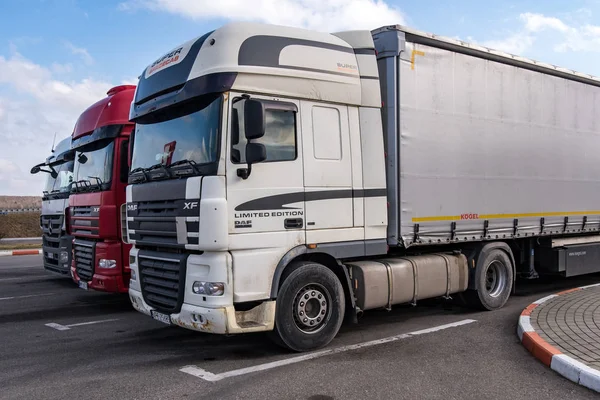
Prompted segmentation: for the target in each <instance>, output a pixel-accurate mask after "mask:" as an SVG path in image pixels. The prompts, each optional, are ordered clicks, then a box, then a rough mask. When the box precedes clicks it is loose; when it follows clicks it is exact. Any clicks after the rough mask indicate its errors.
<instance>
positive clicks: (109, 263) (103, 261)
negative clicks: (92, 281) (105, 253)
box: [98, 258, 117, 268]
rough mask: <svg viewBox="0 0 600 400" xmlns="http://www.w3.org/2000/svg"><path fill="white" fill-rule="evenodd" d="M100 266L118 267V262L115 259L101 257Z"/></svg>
mask: <svg viewBox="0 0 600 400" xmlns="http://www.w3.org/2000/svg"><path fill="white" fill-rule="evenodd" d="M98 266H99V267H100V268H117V262H116V261H115V260H106V259H104V258H102V259H100V261H99V262H98Z"/></svg>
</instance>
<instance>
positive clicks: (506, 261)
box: [465, 248, 514, 311]
mask: <svg viewBox="0 0 600 400" xmlns="http://www.w3.org/2000/svg"><path fill="white" fill-rule="evenodd" d="M513 282H514V269H513V265H512V261H511V258H510V256H509V255H508V254H507V253H506V252H505V251H504V250H502V249H500V248H493V249H489V250H486V249H483V251H482V252H481V254H480V255H479V260H478V262H477V270H476V271H475V290H469V291H467V292H466V293H465V299H466V301H467V303H468V304H469V305H470V306H473V307H476V308H479V309H482V310H487V311H493V310H498V309H500V308H502V307H503V306H504V305H505V304H506V302H507V301H508V298H509V297H510V294H511V292H512V286H513Z"/></svg>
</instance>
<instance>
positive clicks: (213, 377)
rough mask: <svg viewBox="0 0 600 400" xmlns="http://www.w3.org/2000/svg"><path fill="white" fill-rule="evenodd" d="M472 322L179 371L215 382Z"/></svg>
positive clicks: (190, 367)
mask: <svg viewBox="0 0 600 400" xmlns="http://www.w3.org/2000/svg"><path fill="white" fill-rule="evenodd" d="M473 322H477V321H476V320H474V319H465V320H462V321H458V322H453V323H450V324H445V325H440V326H436V327H433V328H429V329H423V330H420V331H415V332H409V333H403V334H400V335H395V336H390V337H387V338H383V339H377V340H371V341H368V342H363V343H358V344H352V345H349V346H342V347H338V348H334V349H328V350H321V351H316V352H314V353H309V354H305V355H301V356H297V357H291V358H288V359H285V360H279V361H273V362H269V363H265V364H259V365H254V366H251V367H247V368H240V369H236V370H233V371H227V372H222V373H220V374H213V373H212V372H209V371H207V370H205V369H203V368H200V367H197V366H195V365H188V366H186V367H183V368H181V369H180V370H179V371H181V372H184V373H186V374H189V375H193V376H195V377H197V378H200V379H204V380H205V381H208V382H217V381H220V380H222V379H226V378H231V377H234V376H240V375H246V374H250V373H253V372H258V371H265V370H268V369H273V368H278V367H282V366H284V365H289V364H295V363H299V362H302V361H307V360H312V359H315V358H320V357H323V356H327V355H333V354H338V353H343V352H346V351H351V350H358V349H362V348H365V347H371V346H377V345H380V344H384V343H391V342H395V341H398V340H402V339H407V338H409V337H412V336H418V335H423V334H427V333H433V332H438V331H441V330H444V329H448V328H454V327H457V326H462V325H467V324H471V323H473Z"/></svg>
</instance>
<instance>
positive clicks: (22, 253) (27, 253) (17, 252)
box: [0, 249, 42, 257]
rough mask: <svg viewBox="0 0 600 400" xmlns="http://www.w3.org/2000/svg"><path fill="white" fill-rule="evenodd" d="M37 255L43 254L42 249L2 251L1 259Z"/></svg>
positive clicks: (0, 252) (0, 253)
mask: <svg viewBox="0 0 600 400" xmlns="http://www.w3.org/2000/svg"><path fill="white" fill-rule="evenodd" d="M36 254H42V249H30V250H6V251H0V257H3V256H4V257H5V256H33V255H36Z"/></svg>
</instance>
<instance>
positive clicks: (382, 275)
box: [121, 23, 600, 351]
mask: <svg viewBox="0 0 600 400" xmlns="http://www.w3.org/2000/svg"><path fill="white" fill-rule="evenodd" d="M598 115H600V80H598V79H597V78H595V77H592V76H589V75H586V74H582V73H578V72H573V71H570V70H567V69H564V68H559V67H555V66H552V65H548V64H544V63H541V62H536V61H533V60H529V59H526V58H523V57H518V56H513V55H509V54H506V53H503V52H499V51H496V50H493V49H488V48H485V47H481V46H477V45H473V44H468V43H464V42H461V41H457V40H453V39H447V38H442V37H438V36H436V35H432V34H428V33H423V32H419V31H416V30H413V29H410V28H407V27H404V26H384V27H381V28H379V29H376V30H373V31H347V32H338V33H332V34H328V33H322V32H314V31H309V30H303V29H296V28H290V27H282V26H272V25H264V24H255V23H231V24H227V25H224V26H222V27H220V28H218V29H216V30H214V31H210V32H208V33H206V34H204V35H203V36H200V37H198V38H195V39H192V40H190V41H188V42H186V43H184V44H182V45H180V46H177V47H176V48H174V49H173V50H172V51H170V52H168V53H167V54H165V55H163V56H161V57H159V58H158V59H157V60H156V61H155V62H153V63H152V64H150V65H149V66H148V67H147V68H146V69H145V70H144V71H143V73H142V75H141V76H140V79H139V83H138V85H137V88H136V93H135V97H134V100H133V102H132V104H131V110H130V120H131V121H132V122H134V123H135V124H136V128H135V132H134V134H133V137H134V139H133V149H132V161H131V163H132V165H131V168H132V170H131V173H130V175H129V185H128V186H127V203H126V204H125V205H124V206H123V209H122V212H121V215H122V218H123V221H122V226H123V227H124V228H125V229H124V236H123V240H124V241H125V242H126V243H129V244H131V245H133V247H132V249H131V252H130V262H131V264H130V268H131V274H132V275H131V276H132V278H131V282H130V286H129V296H130V299H131V302H132V304H133V306H134V308H135V309H137V310H138V311H140V312H142V313H145V314H147V315H149V316H151V317H152V318H154V319H156V320H158V321H161V322H163V323H165V324H171V325H177V326H180V327H183V328H187V329H191V330H196V331H200V332H210V333H215V334H238V333H246V332H258V331H267V332H270V335H271V336H272V337H273V339H274V340H275V342H277V343H278V344H280V345H282V346H284V347H287V348H289V349H291V350H293V351H308V350H313V349H316V348H319V347H323V346H326V345H327V344H328V343H330V341H331V340H332V339H333V338H334V337H335V335H336V333H337V332H338V330H339V328H340V326H341V324H342V323H343V321H344V320H348V321H349V322H357V316H358V315H360V313H362V312H364V311H366V310H371V309H380V308H383V309H391V308H392V307H393V306H394V305H397V304H416V303H417V302H418V301H419V300H421V299H427V298H435V297H446V298H450V297H460V298H462V299H463V300H465V301H466V302H467V303H468V304H469V305H471V306H475V307H478V308H481V309H484V310H496V309H499V308H501V307H503V306H504V304H505V303H506V302H507V300H508V299H509V296H510V295H511V293H512V291H513V288H514V282H515V280H516V278H517V277H519V276H520V277H523V278H536V277H538V276H539V275H542V274H554V275H558V276H573V275H581V274H587V273H592V272H597V271H599V270H600V263H599V261H600V259H599V257H600V246H599V244H600V236H599V235H598V232H599V230H600V207H599V206H598V204H597V202H598V198H600V185H599V183H600V163H599V162H598V160H599V158H598V156H597V151H596V149H598V148H600V118H598V117H597V116H598Z"/></svg>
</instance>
